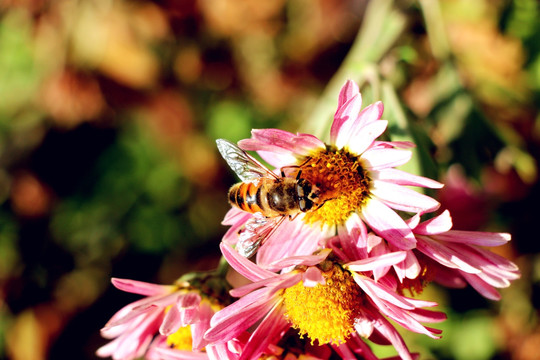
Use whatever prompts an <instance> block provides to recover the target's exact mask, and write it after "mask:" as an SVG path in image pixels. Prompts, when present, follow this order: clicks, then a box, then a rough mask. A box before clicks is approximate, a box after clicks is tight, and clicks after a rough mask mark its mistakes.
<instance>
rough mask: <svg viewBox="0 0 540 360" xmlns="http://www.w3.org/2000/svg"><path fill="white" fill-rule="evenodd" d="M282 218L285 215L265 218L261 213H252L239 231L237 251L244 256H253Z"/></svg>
mask: <svg viewBox="0 0 540 360" xmlns="http://www.w3.org/2000/svg"><path fill="white" fill-rule="evenodd" d="M284 219H285V216H277V217H271V218H267V217H264V216H263V215H262V214H261V213H256V214H254V216H253V217H252V218H251V219H249V220H248V221H247V222H246V224H245V226H244V228H243V229H242V230H241V232H240V235H239V237H238V242H237V243H236V250H237V251H238V253H239V254H240V255H242V256H244V257H246V258H250V257H251V256H253V254H255V253H256V252H257V250H258V249H259V247H260V246H261V245H262V244H263V243H264V241H265V240H266V239H267V238H268V237H270V235H272V234H273V233H274V230H275V229H277V227H278V226H279V224H281V222H282V221H283V220H284Z"/></svg>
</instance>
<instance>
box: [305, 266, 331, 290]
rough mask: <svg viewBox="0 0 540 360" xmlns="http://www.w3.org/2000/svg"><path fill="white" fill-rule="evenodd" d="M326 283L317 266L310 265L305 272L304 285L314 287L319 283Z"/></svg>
mask: <svg viewBox="0 0 540 360" xmlns="http://www.w3.org/2000/svg"><path fill="white" fill-rule="evenodd" d="M325 283H326V280H325V279H324V276H323V275H322V272H321V271H320V270H319V269H318V268H317V267H314V266H310V267H309V268H308V269H307V270H306V272H305V273H304V281H303V284H304V287H314V286H316V285H317V284H321V285H324V284H325Z"/></svg>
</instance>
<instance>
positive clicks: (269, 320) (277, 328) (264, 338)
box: [240, 304, 290, 360]
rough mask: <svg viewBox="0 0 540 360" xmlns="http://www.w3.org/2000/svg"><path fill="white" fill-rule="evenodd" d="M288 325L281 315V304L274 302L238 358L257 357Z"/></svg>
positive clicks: (244, 359) (242, 359)
mask: <svg viewBox="0 0 540 360" xmlns="http://www.w3.org/2000/svg"><path fill="white" fill-rule="evenodd" d="M289 327H290V325H289V323H288V322H287V321H286V320H285V318H284V316H283V309H282V306H280V304H276V306H275V307H274V308H273V309H272V310H271V311H270V312H269V313H268V315H266V316H265V318H264V319H263V320H262V321H261V323H260V324H259V326H257V329H255V331H254V332H253V334H252V335H251V337H250V338H249V341H248V342H247V345H246V347H245V348H244V349H243V351H242V354H241V356H240V360H248V359H249V360H250V359H258V358H259V357H260V355H261V353H262V352H263V351H264V350H266V348H267V347H268V345H269V344H270V342H271V341H274V340H275V339H276V337H278V335H279V334H280V333H282V332H284V331H285V330H287V329H288V328H289Z"/></svg>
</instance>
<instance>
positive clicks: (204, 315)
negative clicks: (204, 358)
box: [191, 301, 215, 350]
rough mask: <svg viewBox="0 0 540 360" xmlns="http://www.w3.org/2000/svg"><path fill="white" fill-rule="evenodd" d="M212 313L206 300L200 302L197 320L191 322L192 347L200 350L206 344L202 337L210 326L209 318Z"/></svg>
mask: <svg viewBox="0 0 540 360" xmlns="http://www.w3.org/2000/svg"><path fill="white" fill-rule="evenodd" d="M214 313H215V312H214V310H212V307H211V306H210V304H209V303H208V302H207V301H203V302H201V305H200V306H199V312H198V321H197V322H195V323H193V324H191V338H192V347H193V349H194V350H201V349H202V348H204V347H205V346H206V345H207V344H208V341H206V340H205V339H204V334H205V333H206V331H207V330H208V329H209V328H210V320H211V319H212V316H213V315H214Z"/></svg>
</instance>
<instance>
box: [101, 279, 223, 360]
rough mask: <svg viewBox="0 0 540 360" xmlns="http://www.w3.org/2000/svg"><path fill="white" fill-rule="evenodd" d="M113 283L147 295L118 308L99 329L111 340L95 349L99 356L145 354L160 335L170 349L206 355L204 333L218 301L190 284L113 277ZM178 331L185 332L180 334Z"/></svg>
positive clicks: (139, 355)
mask: <svg viewBox="0 0 540 360" xmlns="http://www.w3.org/2000/svg"><path fill="white" fill-rule="evenodd" d="M112 283H113V284H114V286H116V287H117V288H118V289H120V290H123V291H127V292H131V293H135V294H140V295H145V296H146V297H145V298H143V299H141V300H138V301H135V302H134V303H131V304H129V305H127V306H125V307H124V308H122V309H121V310H119V311H118V312H117V313H116V314H115V315H114V316H113V317H112V318H111V319H110V320H109V322H108V323H107V324H106V325H105V327H104V328H103V329H101V335H102V336H103V337H105V338H108V339H113V340H112V341H111V342H109V343H108V344H106V345H104V346H103V347H101V348H100V349H98V350H97V355H98V356H101V357H108V356H112V358H113V359H135V358H138V357H141V356H144V355H145V354H146V353H147V350H148V348H149V345H150V344H151V342H152V339H153V338H154V337H155V336H156V334H160V339H162V341H164V342H165V343H166V344H167V346H168V347H169V352H174V351H178V353H179V354H181V353H190V354H191V355H190V356H194V354H197V353H198V354H199V355H197V356H200V357H203V358H204V357H206V354H205V353H202V352H201V351H202V350H203V348H205V347H206V348H208V347H209V346H210V344H208V342H207V341H206V340H205V339H204V338H203V335H204V333H205V332H206V330H207V329H208V328H209V326H210V318H211V317H212V316H213V314H214V313H215V312H216V310H218V309H220V308H221V307H222V306H219V305H218V303H217V302H214V301H211V300H210V299H209V298H207V297H206V296H203V295H202V294H201V293H200V292H198V291H197V290H191V289H189V290H188V286H189V284H185V285H186V286H183V285H169V286H165V285H155V284H149V283H144V282H140V281H134V280H127V279H116V278H113V279H112ZM181 330H184V332H183V333H181V334H180V333H179V331H181ZM186 330H187V332H186ZM181 344H182V345H185V344H187V345H186V346H187V347H186V346H183V347H182V346H181ZM174 348H176V350H173V349H174ZM154 353H156V351H154Z"/></svg>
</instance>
